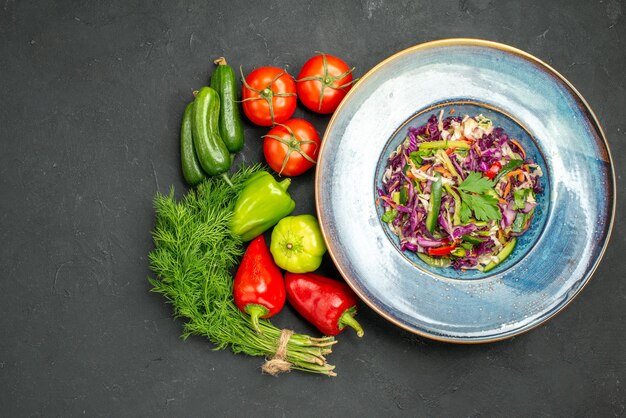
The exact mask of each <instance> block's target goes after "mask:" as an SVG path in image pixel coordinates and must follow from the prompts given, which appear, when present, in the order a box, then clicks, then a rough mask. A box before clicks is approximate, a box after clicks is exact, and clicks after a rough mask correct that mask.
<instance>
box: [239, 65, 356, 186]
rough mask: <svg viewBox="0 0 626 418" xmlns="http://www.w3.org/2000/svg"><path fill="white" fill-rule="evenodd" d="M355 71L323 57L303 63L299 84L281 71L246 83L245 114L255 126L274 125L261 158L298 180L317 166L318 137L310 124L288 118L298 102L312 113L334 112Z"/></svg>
mask: <svg viewBox="0 0 626 418" xmlns="http://www.w3.org/2000/svg"><path fill="white" fill-rule="evenodd" d="M353 70H354V68H352V69H351V68H350V67H348V65H347V64H346V63H345V62H344V61H342V60H341V59H339V58H337V57H334V56H332V55H327V54H320V55H316V56H314V57H313V58H311V59H309V60H308V61H307V62H306V63H305V64H304V66H303V67H302V70H301V71H300V74H298V78H297V79H296V80H294V78H293V77H292V76H291V75H289V74H288V73H287V72H286V71H285V70H283V69H281V68H277V67H261V68H257V69H256V70H254V71H252V72H251V73H250V74H248V76H247V77H245V78H243V93H242V96H243V100H242V102H243V111H244V113H245V114H246V116H247V117H248V119H250V121H252V123H254V124H256V125H260V126H273V128H272V129H271V130H270V131H269V132H268V133H267V135H265V136H264V137H263V138H264V143H263V153H264V155H265V159H266V161H267V163H268V164H269V166H270V167H272V169H273V170H275V171H277V172H278V173H279V174H281V175H283V174H284V175H286V176H297V175H300V174H302V173H304V172H305V171H307V170H309V169H310V168H311V167H313V165H315V162H316V161H317V154H318V150H319V146H320V137H319V135H318V133H317V131H316V130H315V128H314V127H313V125H311V124H310V123H309V122H307V121H305V120H303V119H290V118H291V116H292V115H293V113H294V112H295V110H296V103H297V99H298V98H300V101H301V102H302V104H304V106H306V107H307V108H309V109H310V110H312V111H314V112H317V113H322V114H329V113H332V112H334V111H335V109H337V106H339V103H340V102H341V100H342V99H343V98H344V97H345V95H346V94H347V93H348V90H350V88H351V87H352V84H353V82H354V80H353V78H352V71H353ZM242 77H243V73H242Z"/></svg>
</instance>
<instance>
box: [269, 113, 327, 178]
mask: <svg viewBox="0 0 626 418" xmlns="http://www.w3.org/2000/svg"><path fill="white" fill-rule="evenodd" d="M277 125H278V126H281V127H283V128H285V129H286V130H287V132H288V133H289V135H290V136H291V138H289V140H286V139H283V138H281V137H279V136H277V135H263V136H262V137H261V138H266V137H268V138H272V139H274V140H276V141H278V142H280V143H281V144H284V145H286V146H287V151H286V154H285V158H284V159H283V164H282V166H281V167H280V171H279V172H278V175H279V176H280V175H281V174H282V173H283V170H284V169H285V167H286V166H287V162H288V161H289V156H290V155H291V153H292V152H294V151H296V152H297V153H298V154H300V155H302V156H303V157H304V159H305V160H307V161H308V162H310V163H312V164H316V163H317V161H315V160H314V159H313V158H311V157H310V156H309V155H308V154H307V153H306V152H304V151H303V150H302V148H301V145H302V144H315V147H316V148H317V143H316V142H315V141H311V140H303V141H298V138H296V135H295V134H294V133H293V130H292V129H291V128H290V127H289V126H287V125H283V124H282V123H277Z"/></svg>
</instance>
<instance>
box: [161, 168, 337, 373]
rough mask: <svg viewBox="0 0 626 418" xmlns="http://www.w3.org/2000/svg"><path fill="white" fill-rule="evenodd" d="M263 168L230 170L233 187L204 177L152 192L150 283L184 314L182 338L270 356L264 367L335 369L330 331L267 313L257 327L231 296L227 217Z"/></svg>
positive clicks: (232, 241) (237, 248) (232, 258)
mask: <svg viewBox="0 0 626 418" xmlns="http://www.w3.org/2000/svg"><path fill="white" fill-rule="evenodd" d="M261 169H262V166H261V165H258V164H257V165H255V166H252V167H243V168H241V169H240V170H239V171H237V173H235V174H234V175H233V176H232V177H231V181H232V187H231V186H230V185H228V184H227V183H226V182H224V181H223V180H222V179H220V178H216V177H213V178H209V179H207V180H205V181H203V182H202V183H201V184H200V185H199V186H198V187H197V189H196V190H189V192H188V193H187V194H186V195H185V196H184V197H183V198H182V199H181V200H180V201H178V202H177V201H176V199H175V198H174V189H173V188H172V189H171V190H170V193H169V195H162V194H160V193H157V194H156V196H155V198H154V207H155V210H156V224H155V228H154V231H153V233H152V235H153V239H154V245H155V248H154V250H153V251H152V252H151V253H150V255H149V258H150V267H151V269H152V271H153V272H154V273H155V274H156V275H157V276H156V278H149V281H150V283H151V284H152V286H153V288H152V291H153V292H157V293H161V294H162V295H163V296H164V297H165V298H166V299H167V301H168V302H169V303H171V305H172V307H173V310H174V316H175V317H177V318H184V319H185V324H184V328H183V334H182V336H183V338H184V339H186V338H187V337H189V336H190V335H200V336H204V337H206V338H208V339H209V340H210V341H211V342H212V343H213V344H214V345H215V349H216V350H219V349H224V348H227V347H230V348H231V349H232V351H233V352H235V353H244V354H248V355H251V356H264V357H266V358H272V357H273V359H271V360H268V361H267V362H266V364H265V365H264V368H263V370H264V371H265V372H267V373H270V374H277V373H280V372H284V371H288V370H290V369H296V370H303V371H308V372H315V373H322V374H326V375H329V376H334V375H335V373H334V372H333V369H334V366H332V365H330V364H328V363H326V358H325V357H324V356H325V355H326V354H329V353H330V352H331V351H332V350H331V346H332V345H333V344H335V343H336V341H335V340H334V338H333V337H322V338H313V337H309V336H307V335H302V334H295V333H291V331H287V330H280V329H279V328H277V327H275V326H274V325H272V324H271V323H270V322H269V321H267V320H261V321H260V329H261V333H257V332H256V331H255V330H254V328H253V327H252V325H251V322H250V321H249V318H248V317H247V316H246V315H245V314H244V313H242V312H241V311H240V310H239V309H238V308H237V307H236V306H235V304H234V301H233V278H232V274H231V272H232V271H233V269H234V267H235V266H236V265H237V264H238V263H239V261H240V258H241V256H242V254H243V246H242V242H241V240H240V239H239V237H237V236H235V235H233V234H232V233H231V232H230V220H231V217H232V213H233V208H234V205H235V201H236V200H237V197H238V196H239V193H240V192H241V190H242V189H243V185H244V183H245V181H246V180H247V179H248V178H249V177H250V175H252V174H253V173H255V172H257V171H260V170H261Z"/></svg>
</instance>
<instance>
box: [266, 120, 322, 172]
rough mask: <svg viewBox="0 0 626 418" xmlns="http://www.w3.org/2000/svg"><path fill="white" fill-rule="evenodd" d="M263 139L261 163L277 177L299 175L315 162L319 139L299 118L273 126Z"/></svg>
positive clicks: (312, 129) (306, 123) (307, 123)
mask: <svg viewBox="0 0 626 418" xmlns="http://www.w3.org/2000/svg"><path fill="white" fill-rule="evenodd" d="M263 138H264V141H263V154H265V160H266V161H267V164H269V166H270V167H272V169H273V170H274V171H277V172H278V174H279V175H281V174H284V175H286V176H299V175H300V174H302V173H304V172H305V171H307V170H308V169H310V168H311V167H313V166H314V165H315V162H316V161H317V153H318V151H319V146H320V136H319V135H318V134H317V131H316V130H315V128H314V127H313V125H311V124H310V123H309V122H307V121H305V120H303V119H291V120H288V121H287V122H285V123H284V124H280V125H276V126H274V127H273V128H272V129H271V130H270V131H269V132H268V133H267V135H265V136H263Z"/></svg>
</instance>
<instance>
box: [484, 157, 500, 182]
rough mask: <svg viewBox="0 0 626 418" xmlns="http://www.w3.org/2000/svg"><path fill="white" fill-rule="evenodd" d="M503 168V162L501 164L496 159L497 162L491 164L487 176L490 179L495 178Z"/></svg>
mask: <svg viewBox="0 0 626 418" xmlns="http://www.w3.org/2000/svg"><path fill="white" fill-rule="evenodd" d="M501 168H502V164H500V161H496V162H495V163H493V164H491V167H489V170H487V172H486V173H485V176H486V177H487V178H488V179H489V180H493V178H494V177H495V176H496V175H497V174H498V172H499V171H500V169H501Z"/></svg>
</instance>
